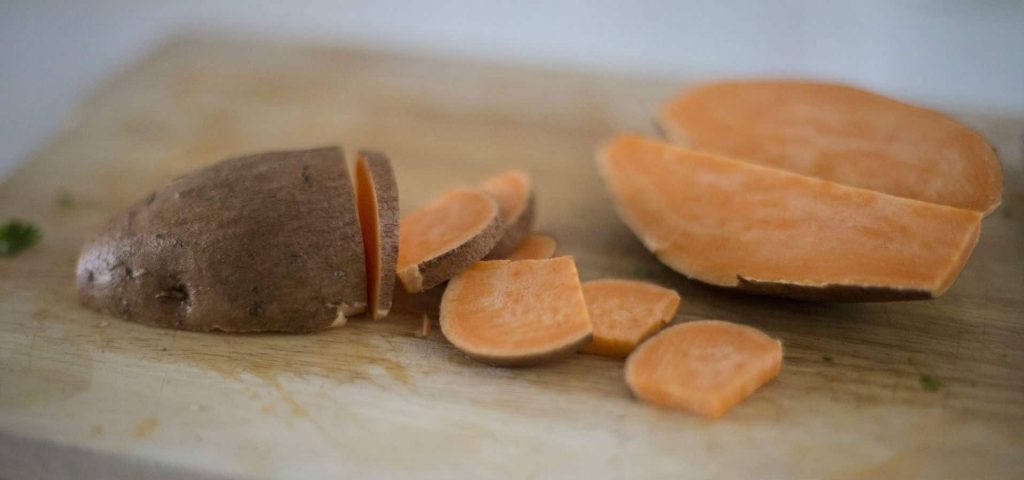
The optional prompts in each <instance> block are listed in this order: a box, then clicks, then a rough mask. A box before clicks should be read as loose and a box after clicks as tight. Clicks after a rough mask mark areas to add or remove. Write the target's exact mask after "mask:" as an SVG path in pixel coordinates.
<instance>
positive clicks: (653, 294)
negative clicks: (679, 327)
mask: <svg viewBox="0 0 1024 480" xmlns="http://www.w3.org/2000/svg"><path fill="white" fill-rule="evenodd" d="M583 298H585V299H586V301H587V311H588V312H590V323H591V324H593V326H594V339H593V341H591V342H590V343H589V344H587V345H586V346H585V347H583V349H582V350H581V351H582V352H584V353H593V354H597V355H605V356H609V357H619V358H625V357H626V355H629V352H632V351H633V349H634V348H636V346H637V345H639V344H640V342H642V341H644V339H645V338H647V337H649V336H651V335H653V334H654V333H655V332H657V331H658V330H660V329H661V327H663V326H665V324H667V323H668V322H670V321H672V317H673V316H674V315H675V314H676V310H677V309H678V308H679V294H678V293H676V292H675V290H669V289H667V288H665V287H662V286H659V285H655V284H653V283H647V282H640V281H637V280H621V279H614V278H609V279H602V280H591V281H589V282H584V283H583Z"/></svg>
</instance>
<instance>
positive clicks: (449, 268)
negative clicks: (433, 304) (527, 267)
mask: <svg viewBox="0 0 1024 480" xmlns="http://www.w3.org/2000/svg"><path fill="white" fill-rule="evenodd" d="M504 231H505V230H504V229H503V228H502V223H501V215H495V216H494V218H493V219H492V220H491V223H488V224H487V226H486V227H484V229H483V230H481V231H480V233H478V234H477V235H476V236H475V237H473V238H471V239H470V240H468V241H467V242H466V243H463V244H462V245H459V246H458V247H456V248H454V249H452V250H449V251H447V252H445V253H443V254H441V255H438V256H436V257H434V258H431V259H429V260H426V261H424V262H423V263H420V264H419V265H417V266H416V268H417V269H419V271H420V276H422V277H423V285H422V287H421V288H420V289H419V290H416V291H410V290H409V287H408V286H405V285H404V283H403V286H405V287H406V291H408V292H409V293H417V292H423V291H427V290H430V289H431V288H434V287H436V286H438V285H440V284H442V283H444V282H446V281H448V280H449V279H451V278H452V277H454V276H456V275H458V274H459V273H460V272H462V271H463V270H465V269H467V268H469V266H470V265H472V264H474V263H476V262H477V261H479V260H482V259H483V258H484V257H485V256H486V255H487V253H488V252H490V251H492V250H493V249H494V245H495V244H496V243H497V242H498V241H499V240H500V239H501V235H502V233H504Z"/></svg>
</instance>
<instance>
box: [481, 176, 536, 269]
mask: <svg viewBox="0 0 1024 480" xmlns="http://www.w3.org/2000/svg"><path fill="white" fill-rule="evenodd" d="M480 188H482V189H483V190H484V191H485V192H487V193H489V194H491V195H493V196H494V198H495V200H497V201H498V206H499V207H501V218H502V221H503V222H504V225H505V226H504V228H505V233H504V234H502V237H501V240H499V241H498V244H497V245H495V246H494V250H492V251H491V253H490V254H489V255H488V256H487V258H505V257H507V256H508V255H510V254H511V253H512V252H513V251H515V249H516V248H519V245H520V244H522V243H523V240H525V239H526V236H527V235H529V234H530V231H531V230H533V219H534V213H535V210H536V206H535V201H534V199H533V181H532V180H531V179H530V175H529V174H527V173H526V172H524V171H522V170H509V171H506V172H503V173H501V174H499V175H497V176H495V177H493V178H491V179H489V180H487V181H485V182H484V183H483V184H481V185H480Z"/></svg>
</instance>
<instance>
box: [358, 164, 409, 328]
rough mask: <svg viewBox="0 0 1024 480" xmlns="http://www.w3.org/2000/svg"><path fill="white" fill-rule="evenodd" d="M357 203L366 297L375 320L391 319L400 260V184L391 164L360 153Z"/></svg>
mask: <svg viewBox="0 0 1024 480" xmlns="http://www.w3.org/2000/svg"><path fill="white" fill-rule="evenodd" d="M355 180H356V182H355V185H356V203H357V204H358V206H359V223H360V225H361V227H362V232H363V247H364V248H365V253H366V297H367V301H368V302H369V304H370V314H371V316H372V317H373V319H374V320H379V319H381V318H384V317H386V316H388V312H389V311H390V310H391V295H392V293H393V292H394V288H395V264H396V262H397V261H398V231H399V224H398V184H397V183H396V182H395V172H394V171H393V170H392V169H391V161H390V160H388V158H387V157H386V156H384V155H383V154H381V153H377V152H366V151H363V152H359V154H358V156H357V157H356V165H355Z"/></svg>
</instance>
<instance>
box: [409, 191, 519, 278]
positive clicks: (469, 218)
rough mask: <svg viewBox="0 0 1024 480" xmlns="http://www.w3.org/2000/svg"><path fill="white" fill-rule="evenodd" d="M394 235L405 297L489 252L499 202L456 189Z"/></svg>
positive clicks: (496, 234)
mask: <svg viewBox="0 0 1024 480" xmlns="http://www.w3.org/2000/svg"><path fill="white" fill-rule="evenodd" d="M400 224H401V226H400V227H399V230H400V231H399V236H398V264H397V266H396V268H397V273H398V278H399V280H401V282H402V286H403V287H405V290H406V291H408V292H409V293H417V292H422V291H424V290H428V289H430V288H433V287H435V286H437V285H440V284H441V283H443V282H445V281H447V280H448V279H450V278H452V277H453V276H455V275H457V274H458V273H459V272H461V271H463V270H465V269H466V268H468V267H469V266H470V265H472V264H473V263H474V262H476V261H477V260H480V259H482V258H484V256H485V255H487V253H488V252H490V251H491V250H493V249H494V245H495V244H496V243H498V240H499V239H500V238H501V235H502V232H503V231H504V229H503V228H502V221H501V216H500V213H499V211H498V203H497V202H496V201H495V200H494V198H492V197H491V196H490V195H489V194H486V193H484V192H482V191H479V190H470V189H455V190H451V191H449V192H448V193H445V194H444V195H442V196H441V197H440V198H438V199H437V200H435V201H434V202H433V203H430V204H429V205H426V206H424V207H421V208H419V209H417V210H415V211H413V212H411V213H410V214H408V215H406V216H405V217H403V218H402V220H401V221H400Z"/></svg>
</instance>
